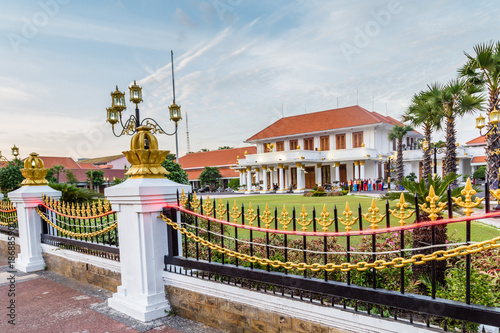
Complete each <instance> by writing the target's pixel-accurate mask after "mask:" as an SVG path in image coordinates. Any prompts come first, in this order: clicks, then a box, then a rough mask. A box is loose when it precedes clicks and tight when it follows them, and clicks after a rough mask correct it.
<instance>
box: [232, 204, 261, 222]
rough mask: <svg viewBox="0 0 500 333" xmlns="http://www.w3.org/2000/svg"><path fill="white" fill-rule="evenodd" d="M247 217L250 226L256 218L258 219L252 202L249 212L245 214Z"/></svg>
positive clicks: (249, 205)
mask: <svg viewBox="0 0 500 333" xmlns="http://www.w3.org/2000/svg"><path fill="white" fill-rule="evenodd" d="M235 203H236V202H235ZM245 218H246V219H247V220H248V225H249V226H252V225H253V222H254V221H255V219H257V214H256V213H255V211H254V210H253V208H252V203H251V202H249V203H248V210H247V213H246V214H245Z"/></svg>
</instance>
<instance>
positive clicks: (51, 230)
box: [36, 198, 119, 260]
mask: <svg viewBox="0 0 500 333" xmlns="http://www.w3.org/2000/svg"><path fill="white" fill-rule="evenodd" d="M36 211H37V213H38V214H39V215H40V217H41V218H42V242H43V243H46V244H50V245H54V246H59V247H64V248H67V249H71V250H74V251H78V252H83V253H88V254H92V255H96V256H100V257H106V258H109V259H113V260H119V248H118V247H119V239H118V230H117V228H116V227H117V219H116V212H114V211H112V210H111V206H110V205H109V203H107V201H106V200H105V201H104V202H102V201H98V202H97V203H96V202H93V203H91V204H84V205H83V204H68V203H64V202H61V201H56V200H53V199H52V198H44V202H43V203H42V204H40V205H39V206H38V208H37V209H36Z"/></svg>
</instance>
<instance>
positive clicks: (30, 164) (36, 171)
mask: <svg viewBox="0 0 500 333" xmlns="http://www.w3.org/2000/svg"><path fill="white" fill-rule="evenodd" d="M47 172H49V169H46V168H44V167H43V161H42V159H41V158H40V157H38V154H37V153H31V154H30V157H28V158H27V159H26V160H25V161H24V169H21V173H22V174H23V177H24V178H25V179H24V180H23V182H22V183H21V185H22V186H33V185H47V184H48V183H49V182H48V181H47V180H46V179H45V177H46V176H47Z"/></svg>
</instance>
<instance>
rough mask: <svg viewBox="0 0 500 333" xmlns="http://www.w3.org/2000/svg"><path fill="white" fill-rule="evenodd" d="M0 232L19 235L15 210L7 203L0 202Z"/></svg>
mask: <svg viewBox="0 0 500 333" xmlns="http://www.w3.org/2000/svg"><path fill="white" fill-rule="evenodd" d="M0 232H2V233H5V234H9V235H10V234H14V235H19V230H18V224H17V209H16V208H14V206H13V205H12V203H11V202H9V201H3V202H2V201H0Z"/></svg>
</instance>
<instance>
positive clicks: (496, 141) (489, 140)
mask: <svg viewBox="0 0 500 333" xmlns="http://www.w3.org/2000/svg"><path fill="white" fill-rule="evenodd" d="M489 102H490V105H489V107H488V116H487V117H489V115H490V112H491V111H493V108H494V107H495V106H496V104H497V103H498V92H496V93H493V94H492V92H491V91H490V101H489ZM490 128H491V124H490V123H489V122H488V125H487V126H486V130H490ZM486 161H487V172H488V183H489V185H490V189H497V188H498V168H499V167H500V135H499V133H498V128H495V129H493V130H491V131H490V133H489V134H488V135H487V136H486Z"/></svg>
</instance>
